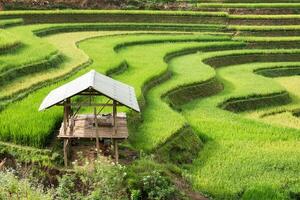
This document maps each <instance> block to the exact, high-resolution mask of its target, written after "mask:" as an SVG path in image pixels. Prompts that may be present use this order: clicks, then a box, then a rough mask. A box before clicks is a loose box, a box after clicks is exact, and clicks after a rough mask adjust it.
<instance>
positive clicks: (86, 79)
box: [39, 70, 140, 112]
mask: <svg viewBox="0 0 300 200" xmlns="http://www.w3.org/2000/svg"><path fill="white" fill-rule="evenodd" d="M89 88H92V89H94V90H95V91H97V92H99V93H101V94H103V95H105V96H107V97H109V98H111V99H114V100H116V101H118V102H119V103H121V104H123V105H125V106H127V107H129V108H132V109H133V110H135V111H137V112H140V108H139V105H138V102H137V99H136V96H135V91H134V88H133V87H131V86H129V85H127V84H124V83H121V82H119V81H116V80H114V79H112V78H110V77H108V76H105V75H103V74H100V73H97V72H96V71H95V70H91V71H90V72H88V73H86V74H84V75H82V76H80V77H78V78H77V79H75V80H73V81H71V82H69V83H67V84H65V85H62V86H60V87H58V88H56V89H54V90H52V91H51V92H50V93H49V94H48V95H47V96H46V98H45V99H44V100H43V102H42V104H41V105H40V108H39V111H41V110H45V109H47V108H50V107H51V106H54V105H56V104H58V103H60V102H62V101H64V100H65V99H67V98H69V97H72V96H74V95H76V94H78V93H80V92H83V91H85V90H87V89H89Z"/></svg>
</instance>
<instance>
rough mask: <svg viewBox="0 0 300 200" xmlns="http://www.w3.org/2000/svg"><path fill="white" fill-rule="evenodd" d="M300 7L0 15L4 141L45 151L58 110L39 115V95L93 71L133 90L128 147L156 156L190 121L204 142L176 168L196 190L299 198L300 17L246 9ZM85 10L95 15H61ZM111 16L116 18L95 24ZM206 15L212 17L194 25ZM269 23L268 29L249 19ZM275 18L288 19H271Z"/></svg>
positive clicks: (224, 195)
mask: <svg viewBox="0 0 300 200" xmlns="http://www.w3.org/2000/svg"><path fill="white" fill-rule="evenodd" d="M299 6H300V4H299V3H298V2H297V1H291V2H290V3H282V2H278V3H269V2H266V3H255V2H254V3H246V2H238V3H230V2H228V3H223V4H222V3H219V2H218V3H214V2H211V3H198V4H197V7H199V8H201V9H204V10H203V11H201V12H195V11H186V12H185V11H174V12H172V11H97V10H95V11H72V10H67V11H9V12H1V13H0V17H1V20H0V26H1V27H2V29H1V30H0V83H1V90H0V110H1V111H0V140H1V141H2V142H8V143H13V144H12V145H15V144H19V145H23V146H29V147H30V148H36V149H44V148H47V146H48V145H49V143H51V140H52V138H53V136H54V135H55V134H57V130H58V129H59V127H60V125H61V121H62V110H61V108H58V107H53V108H51V109H49V110H47V111H44V112H38V107H39V105H40V103H41V102H42V100H43V98H44V97H45V96H46V95H47V94H48V93H49V92H50V91H51V90H52V89H54V88H56V87H58V86H60V85H63V84H65V83H66V82H69V81H70V80H73V79H74V78H76V77H78V76H80V75H82V74H84V73H86V72H88V71H89V70H91V69H95V70H96V71H97V72H100V73H103V74H107V75H109V76H112V77H113V78H115V79H117V80H120V81H122V82H125V83H127V84H129V85H132V86H133V87H134V88H135V91H136V94H137V97H138V101H139V104H140V106H141V108H142V112H141V114H140V116H138V118H139V120H135V119H134V117H135V116H134V115H132V113H131V112H130V111H129V110H127V109H123V111H125V112H129V115H128V122H129V126H130V135H129V140H128V143H129V144H128V145H130V146H131V147H132V148H134V149H136V150H138V151H144V152H146V153H149V154H152V153H153V154H155V152H156V150H157V149H158V148H160V147H161V146H164V144H165V143H166V142H167V141H170V140H172V138H173V136H174V135H175V134H180V133H181V131H182V130H183V129H185V128H186V127H190V128H191V129H192V131H193V132H194V133H195V134H196V135H197V136H199V138H200V139H201V140H202V141H203V143H204V145H203V148H202V149H201V150H200V151H199V152H198V153H197V155H196V156H195V158H194V159H193V160H192V162H191V163H182V164H179V166H178V167H179V168H180V169H181V170H182V172H183V174H184V176H185V178H186V179H187V180H188V181H189V182H190V183H191V184H192V186H193V187H194V188H195V190H197V191H199V192H201V193H203V194H205V195H207V196H208V197H211V198H214V199H297V198H299V195H300V176H299V174H300V159H299V158H300V148H299V145H300V132H299V128H300V121H299V118H298V116H299V114H298V113H299V110H300V96H299V95H300V91H299V89H297V88H298V84H299V81H300V78H299V74H300V68H299V67H300V57H299V54H300V49H299V47H297V44H298V43H297V42H300V39H299V38H300V34H299V33H300V32H299V31H300V26H299V24H300V23H299V24H298V21H297V20H299V19H300V17H299V15H298V14H297V13H292V14H290V13H284V12H283V13H279V14H276V13H275V14H272V15H265V14H260V13H259V14H257V15H256V14H255V13H254V14H251V15H247V14H246V15H243V14H240V13H239V11H240V9H249V8H251V9H254V8H255V12H262V11H261V10H265V12H268V9H273V10H274V9H277V11H276V12H280V11H278V8H282V9H285V8H286V9H294V10H296V9H297V8H298V7H299ZM207 8H209V9H211V11H210V10H205V9H207ZM224 8H225V10H224ZM228 8H230V9H237V12H235V13H234V14H230V13H228V12H227V10H226V9H228ZM216 9H217V10H216ZM219 9H221V10H219ZM279 10H280V9H279ZM36 15H40V16H42V17H41V18H42V19H37V18H35V17H34V16H36ZM79 15H80V19H84V17H87V18H89V19H90V20H91V21H88V22H87V21H82V22H81V21H77V22H76V23H74V22H73V21H63V22H62V19H64V20H65V19H66V17H65V16H77V17H78V16H79ZM105 16H106V17H107V16H110V17H111V20H112V21H109V22H96V21H97V20H96V19H98V17H105ZM120 16H124V19H125V18H126V20H127V21H122V20H121V19H120ZM47 17H48V18H49V21H41V20H47ZM137 17H141V18H143V19H144V20H145V21H143V23H140V21H139V20H138V19H137V20H136V21H135V20H134V18H137ZM162 17H166V18H165V19H164V20H167V21H161V20H160V18H162ZM174 17H175V18H174ZM201 17H206V18H208V20H207V21H201V23H198V22H199V18H201ZM93 19H95V20H94V21H93ZM114 19H115V21H113V20H114ZM175 19H178V20H179V22H178V21H177V20H175ZM189 19H191V23H184V21H186V20H189ZM231 19H235V20H246V22H245V24H243V22H244V21H240V22H239V23H238V24H237V23H236V22H235V23H232V24H231V23H230V22H231V21H230V20H231ZM269 19H272V21H271V22H268V23H271V24H269V25H263V24H260V23H255V22H254V23H253V22H252V20H254V21H255V20H269ZM280 19H293V20H292V21H291V23H292V24H285V25H278V24H276V20H280ZM34 20H36V21H34ZM128 20H130V21H128ZM247 20H251V23H247ZM224 22H226V23H224ZM293 22H295V23H293ZM299 22H300V21H299ZM259 32H262V33H267V34H265V35H264V34H258V33H259ZM12 36H14V37H12ZM283 44H284V45H283ZM29 147H26V148H29ZM24 148H25V147H24ZM170 153H172V152H170Z"/></svg>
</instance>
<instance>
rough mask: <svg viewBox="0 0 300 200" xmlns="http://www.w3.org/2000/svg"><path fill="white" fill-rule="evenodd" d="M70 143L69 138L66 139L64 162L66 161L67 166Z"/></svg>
mask: <svg viewBox="0 0 300 200" xmlns="http://www.w3.org/2000/svg"><path fill="white" fill-rule="evenodd" d="M68 145H69V139H64V163H65V167H67V166H68Z"/></svg>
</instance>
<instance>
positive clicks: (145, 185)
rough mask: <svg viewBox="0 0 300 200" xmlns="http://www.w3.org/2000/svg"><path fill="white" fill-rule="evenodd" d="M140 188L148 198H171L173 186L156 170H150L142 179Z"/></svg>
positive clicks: (150, 199)
mask: <svg viewBox="0 0 300 200" xmlns="http://www.w3.org/2000/svg"><path fill="white" fill-rule="evenodd" d="M142 190H143V192H144V193H146V194H147V197H148V199H149V200H162V199H171V198H172V197H173V194H174V192H175V187H174V186H173V185H172V184H171V183H170V181H169V180H168V179H167V178H166V177H164V176H162V175H161V173H160V172H158V171H152V172H151V173H150V174H149V175H147V176H144V177H143V179H142Z"/></svg>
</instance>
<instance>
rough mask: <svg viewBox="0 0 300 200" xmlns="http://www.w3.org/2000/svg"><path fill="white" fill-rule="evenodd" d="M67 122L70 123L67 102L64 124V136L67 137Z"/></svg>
mask: <svg viewBox="0 0 300 200" xmlns="http://www.w3.org/2000/svg"><path fill="white" fill-rule="evenodd" d="M67 121H68V111H67V105H66V102H65V103H64V120H63V123H64V135H67V129H68V126H67Z"/></svg>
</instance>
